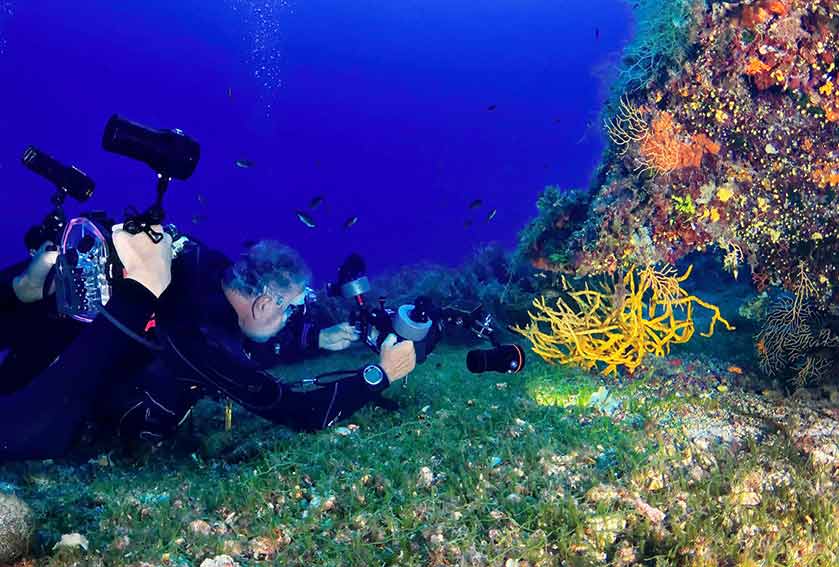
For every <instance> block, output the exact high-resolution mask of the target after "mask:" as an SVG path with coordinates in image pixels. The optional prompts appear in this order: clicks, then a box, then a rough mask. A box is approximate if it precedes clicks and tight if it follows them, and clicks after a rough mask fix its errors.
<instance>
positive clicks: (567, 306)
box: [513, 266, 734, 375]
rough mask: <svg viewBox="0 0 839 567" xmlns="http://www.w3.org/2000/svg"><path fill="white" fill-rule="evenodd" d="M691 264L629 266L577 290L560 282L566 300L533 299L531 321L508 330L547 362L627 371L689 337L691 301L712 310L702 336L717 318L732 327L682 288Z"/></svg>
mask: <svg viewBox="0 0 839 567" xmlns="http://www.w3.org/2000/svg"><path fill="white" fill-rule="evenodd" d="M691 269H692V266H691V268H688V270H687V271H686V272H685V273H684V274H682V275H681V276H678V275H676V271H675V269H673V268H672V267H667V268H664V269H662V270H656V269H654V268H652V267H647V268H645V269H643V270H636V269H635V268H632V269H630V270H629V271H628V272H627V273H626V275H625V276H624V277H623V279H622V280H621V281H618V282H617V283H615V284H614V285H612V286H603V290H602V291H595V290H593V289H590V288H589V286H588V284H586V286H585V288H584V289H581V290H575V289H573V288H571V287H570V286H567V284H565V285H566V290H565V292H566V293H565V295H566V297H567V299H565V298H560V299H557V301H556V306H555V307H550V306H548V304H547V302H546V301H545V299H544V297H541V298H537V299H534V300H533V307H535V308H536V312H535V313H533V312H531V313H529V315H530V324H529V325H527V327H514V328H513V330H514V331H516V332H517V333H519V334H521V335H523V336H525V337H527V338H528V339H529V340H530V342H531V343H532V345H533V346H532V348H533V352H535V353H536V354H538V355H539V356H541V357H542V358H543V359H545V360H546V361H548V362H550V363H554V362H559V363H560V364H577V365H580V366H582V367H583V368H586V369H591V368H595V367H597V366H598V364H603V365H605V369H604V370H603V374H604V375H608V374H612V373H615V374H616V373H617V369H618V367H619V366H623V367H625V368H626V369H627V370H629V371H630V372H632V371H633V370H635V368H637V367H638V365H640V364H641V361H642V360H643V359H644V357H645V356H646V355H647V354H653V355H655V356H664V355H665V354H667V353H668V352H669V351H670V345H671V344H680V343H686V342H688V341H689V340H690V339H691V337H693V333H694V330H695V326H694V322H693V310H694V305H699V306H700V307H703V308H705V309H708V310H709V311H711V313H712V318H711V323H710V327H709V329H708V332H707V333H703V334H702V335H703V336H711V335H712V334H713V333H714V327H715V325H716V323H717V321H719V322H720V323H721V324H723V325H724V326H725V327H726V328H727V329H728V330H733V328H734V327H732V326H731V325H730V324H729V323H728V321H726V320H725V319H724V318H723V317H722V315H721V314H720V310H719V308H718V307H716V306H715V305H711V304H710V303H707V302H705V301H703V300H701V299H699V298H698V297H696V296H694V295H691V294H690V293H688V292H687V291H685V290H684V289H683V288H682V285H681V284H682V282H684V281H685V280H686V279H687V278H688V277H689V276H690V273H691ZM543 329H544V330H543Z"/></svg>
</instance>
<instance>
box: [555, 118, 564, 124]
mask: <svg viewBox="0 0 839 567" xmlns="http://www.w3.org/2000/svg"><path fill="white" fill-rule="evenodd" d="M560 122H562V119H561V118H554V124H559V123H560Z"/></svg>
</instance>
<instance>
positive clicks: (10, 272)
mask: <svg viewBox="0 0 839 567" xmlns="http://www.w3.org/2000/svg"><path fill="white" fill-rule="evenodd" d="M28 263H29V262H28V260H24V261H23V262H19V263H17V264H14V265H13V266H9V267H7V268H4V269H3V270H2V271H0V349H4V348H9V346H10V345H11V343H12V342H13V339H14V336H15V333H16V329H17V327H18V326H19V324H20V322H21V320H20V317H22V316H24V311H25V306H26V304H25V303H24V302H22V301H21V300H20V299H18V296H17V294H16V293H15V286H14V280H15V278H17V277H18V276H19V275H20V274H22V273H23V272H24V271H25V270H26V265H27V264H28Z"/></svg>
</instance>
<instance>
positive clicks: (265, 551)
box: [248, 537, 277, 561]
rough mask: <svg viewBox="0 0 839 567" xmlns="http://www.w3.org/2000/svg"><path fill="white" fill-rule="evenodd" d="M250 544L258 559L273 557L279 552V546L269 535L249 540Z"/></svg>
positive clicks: (254, 555) (255, 557)
mask: <svg viewBox="0 0 839 567" xmlns="http://www.w3.org/2000/svg"><path fill="white" fill-rule="evenodd" d="M248 546H249V548H250V552H251V555H253V558H254V559H256V560H257V561H263V560H266V559H272V558H273V557H274V555H275V554H276V553H277V546H276V545H275V544H274V542H273V541H271V540H270V539H268V538H267V537H255V538H253V539H252V540H250V542H248Z"/></svg>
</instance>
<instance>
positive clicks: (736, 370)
mask: <svg viewBox="0 0 839 567" xmlns="http://www.w3.org/2000/svg"><path fill="white" fill-rule="evenodd" d="M728 371H729V372H731V373H732V374H742V373H743V369H742V368H740V367H739V366H734V365H731V366H729V367H728Z"/></svg>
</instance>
